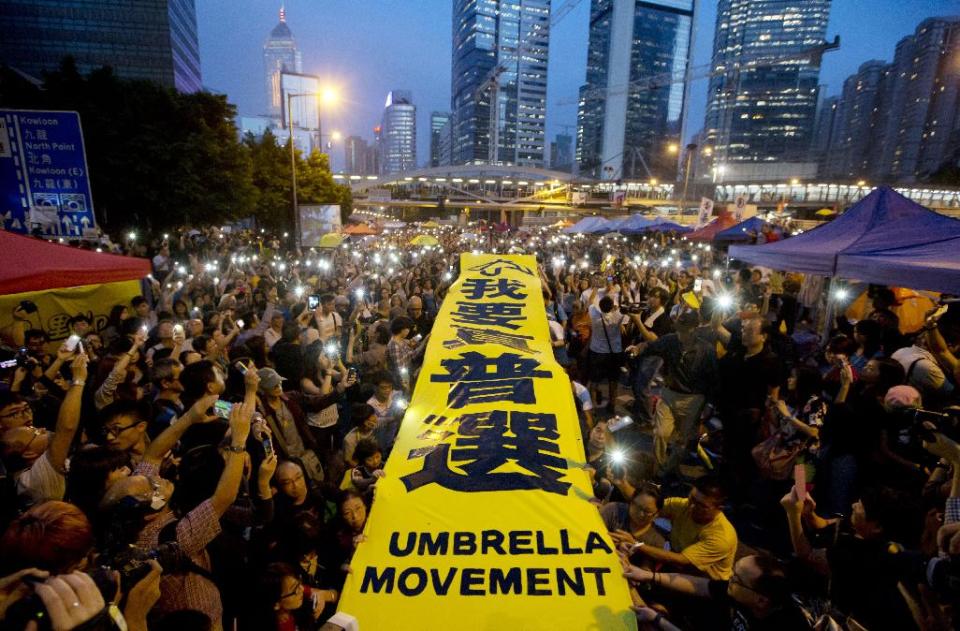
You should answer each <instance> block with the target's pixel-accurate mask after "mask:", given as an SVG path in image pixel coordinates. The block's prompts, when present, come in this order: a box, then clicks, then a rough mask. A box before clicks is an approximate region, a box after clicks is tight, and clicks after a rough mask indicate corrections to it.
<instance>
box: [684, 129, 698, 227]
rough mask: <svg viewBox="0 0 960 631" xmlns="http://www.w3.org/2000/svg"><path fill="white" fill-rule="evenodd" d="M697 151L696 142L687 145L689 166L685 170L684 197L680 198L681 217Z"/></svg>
mask: <svg viewBox="0 0 960 631" xmlns="http://www.w3.org/2000/svg"><path fill="white" fill-rule="evenodd" d="M696 151H697V145H696V143H693V142H691V143H690V144H689V145H687V166H686V168H685V169H684V172H683V199H681V200H680V216H681V217H683V211H684V208H685V207H686V204H687V187H688V186H689V185H690V164H691V163H692V162H693V154H694V153H695V152H696Z"/></svg>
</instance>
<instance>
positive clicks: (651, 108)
mask: <svg viewBox="0 0 960 631" xmlns="http://www.w3.org/2000/svg"><path fill="white" fill-rule="evenodd" d="M693 9H694V0H592V1H591V4H590V44H589V47H588V49H587V76H586V83H585V84H584V85H583V86H582V87H581V88H580V107H579V110H578V113H577V137H578V143H577V161H578V163H579V164H580V172H581V173H584V174H590V175H593V176H594V177H604V178H607V179H610V178H637V177H643V178H648V177H658V178H662V179H673V177H674V176H675V175H676V157H675V156H671V155H670V154H669V153H668V152H667V146H668V145H670V144H671V143H679V142H680V132H681V129H680V126H681V123H682V121H683V107H684V98H685V86H686V84H685V82H684V79H685V75H686V72H687V66H688V65H689V63H690V37H691V33H692V28H693Z"/></svg>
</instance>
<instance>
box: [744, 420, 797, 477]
mask: <svg viewBox="0 0 960 631" xmlns="http://www.w3.org/2000/svg"><path fill="white" fill-rule="evenodd" d="M805 448H806V443H805V442H804V441H792V442H788V441H787V440H786V438H785V437H784V435H783V434H782V433H781V432H776V433H774V434H773V435H772V436H770V437H769V438H767V439H766V440H764V441H763V442H761V443H760V444H759V445H756V446H755V447H754V448H753V449H751V450H750V455H751V456H753V461H754V462H755V463H756V465H757V469H759V470H760V475H762V476H763V477H764V478H767V479H768V480H787V479H789V478H790V476H791V475H792V474H793V465H794V464H796V462H797V458H799V457H800V454H801V453H803V450H804V449H805Z"/></svg>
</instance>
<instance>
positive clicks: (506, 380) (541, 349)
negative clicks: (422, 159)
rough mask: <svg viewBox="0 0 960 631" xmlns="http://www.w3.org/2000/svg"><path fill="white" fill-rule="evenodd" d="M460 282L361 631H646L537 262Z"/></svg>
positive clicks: (375, 528) (361, 562)
mask: <svg viewBox="0 0 960 631" xmlns="http://www.w3.org/2000/svg"><path fill="white" fill-rule="evenodd" d="M460 269H461V271H460V277H459V279H458V280H457V281H456V282H455V283H454V284H453V286H452V287H451V289H450V291H449V293H448V294H447V297H446V299H445V300H444V302H443V306H442V309H441V312H440V314H439V316H438V318H437V321H436V324H435V325H434V328H433V333H432V335H431V338H430V343H429V346H428V349H427V355H426V359H425V361H424V365H423V368H422V370H421V372H420V374H419V378H418V381H417V384H416V388H415V390H414V393H413V397H412V400H411V402H410V406H409V408H408V409H407V412H406V415H405V417H404V419H403V423H402V425H401V427H400V431H399V434H398V436H397V440H396V443H395V446H394V448H393V451H392V453H391V454H390V457H389V459H388V461H387V464H386V467H385V472H386V477H385V478H383V479H381V480H380V481H379V482H378V483H377V488H376V499H375V501H374V507H373V510H372V512H371V514H370V517H369V519H368V521H367V526H366V530H365V535H366V540H365V541H364V542H363V543H362V544H360V545H359V546H358V548H357V552H356V555H355V556H354V558H353V561H352V562H351V567H352V570H353V573H352V574H351V575H350V577H349V578H348V579H347V583H346V585H345V587H344V594H343V597H342V600H341V604H340V610H341V611H342V612H344V613H347V614H350V615H352V616H355V617H356V618H357V619H358V620H359V623H360V628H361V629H383V628H390V629H423V628H451V629H454V628H455V629H490V628H506V627H510V628H522V629H530V630H538V629H544V630H546V629H558V628H562V629H599V628H602V629H635V628H636V622H635V619H634V616H633V614H632V613H631V611H630V609H629V605H630V598H629V593H628V590H627V585H626V583H625V582H624V581H623V579H622V577H621V569H620V565H619V562H618V560H617V557H616V554H615V553H614V546H613V543H612V542H611V541H610V539H609V538H608V536H607V534H606V531H605V528H604V527H603V523H602V521H601V520H600V517H599V514H598V512H597V509H596V507H595V506H593V505H592V504H590V503H589V502H588V499H589V498H590V497H591V496H592V492H591V486H590V481H589V477H588V476H587V473H586V472H585V470H584V469H583V465H584V462H585V456H584V450H583V444H582V440H581V436H580V426H579V423H578V420H577V415H576V409H575V407H574V403H573V397H572V391H571V386H570V382H569V380H568V379H567V376H566V374H565V373H564V372H563V370H562V369H561V368H560V366H559V365H557V364H556V363H555V361H554V358H553V351H552V348H551V344H550V336H549V331H548V328H547V322H546V315H545V310H544V305H543V297H542V290H541V285H540V275H539V272H538V270H537V264H536V261H535V259H534V258H533V257H532V256H519V255H509V256H507V255H500V256H498V255H471V254H464V255H462V257H461V262H460ZM428 621H445V622H444V623H436V624H435V623H433V622H428ZM507 621H509V622H507Z"/></svg>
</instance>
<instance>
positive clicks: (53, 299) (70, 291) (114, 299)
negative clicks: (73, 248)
mask: <svg viewBox="0 0 960 631" xmlns="http://www.w3.org/2000/svg"><path fill="white" fill-rule="evenodd" d="M139 293H140V281H137V280H128V281H122V282H117V283H104V284H100V285H82V286H80V287H62V288H57V289H46V290H43V291H29V292H25V293H22V294H7V295H6V296H0V331H2V332H3V337H4V338H7V337H8V335H7V332H8V331H9V330H10V325H12V324H13V310H14V309H15V308H16V306H17V305H18V304H20V301H22V300H29V301H31V302H33V303H34V304H35V305H37V312H36V313H31V314H28V318H29V320H30V328H34V329H43V330H44V331H46V332H47V335H48V336H49V337H50V348H51V349H52V350H56V348H57V347H58V346H59V345H60V343H61V341H62V340H64V339H66V338H67V337H68V336H69V335H70V326H69V324H68V322H69V320H70V318H72V317H73V316H75V315H78V314H81V313H82V314H84V315H86V316H87V317H89V318H90V321H91V323H92V328H93V330H95V331H100V330H102V329H104V328H105V327H106V326H107V318H108V316H109V315H110V308H111V307H113V305H127V306H129V305H130V299H131V298H133V297H134V296H136V295H138V294H139ZM131 310H132V308H131ZM5 341H6V342H7V343H9V340H6V339H5Z"/></svg>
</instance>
